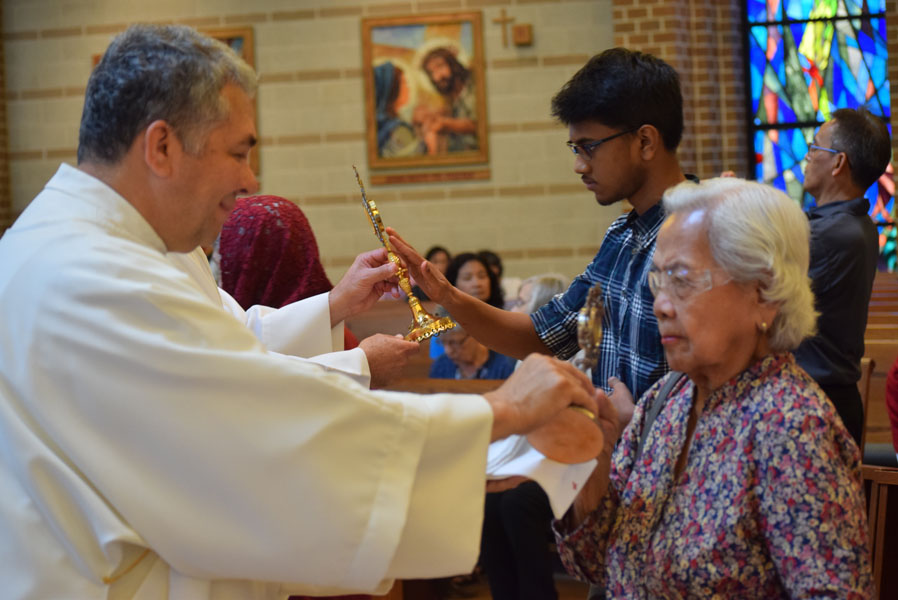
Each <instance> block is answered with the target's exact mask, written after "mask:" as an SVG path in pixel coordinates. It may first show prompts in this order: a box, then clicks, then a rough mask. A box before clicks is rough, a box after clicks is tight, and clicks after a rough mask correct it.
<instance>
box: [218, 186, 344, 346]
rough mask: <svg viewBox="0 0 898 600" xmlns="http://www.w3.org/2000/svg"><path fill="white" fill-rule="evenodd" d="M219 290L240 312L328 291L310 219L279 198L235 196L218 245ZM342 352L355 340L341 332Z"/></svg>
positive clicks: (298, 209) (277, 304)
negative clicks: (234, 201) (342, 340)
mask: <svg viewBox="0 0 898 600" xmlns="http://www.w3.org/2000/svg"><path fill="white" fill-rule="evenodd" d="M218 255H219V256H218V260H219V271H220V279H221V288H222V289H223V290H225V291H226V292H228V293H229V294H231V295H232V296H233V297H234V299H235V300H237V302H238V303H239V304H240V306H242V307H243V308H244V310H246V309H248V308H249V307H250V306H253V305H256V304H261V305H263V306H271V307H273V308H280V307H282V306H285V305H287V304H290V303H292V302H296V301H297V300H302V299H303V298H309V297H311V296H316V295H318V294H323V293H324V292H328V291H330V290H331V289H332V288H333V287H334V286H333V285H332V284H331V282H330V280H329V279H328V278H327V275H326V274H325V272H324V267H323V266H322V265H321V259H320V258H319V256H318V244H317V243H316V242H315V234H314V233H312V228H311V226H310V225H309V220H308V219H307V218H306V216H305V215H304V214H303V212H302V210H300V208H299V207H298V206H296V205H295V204H294V203H293V202H290V201H289V200H287V199H285V198H281V197H279V196H250V197H247V198H239V199H238V200H237V204H236V206H235V208H234V211H233V212H232V213H231V216H230V217H228V220H227V221H226V222H225V224H224V227H222V230H221V237H220V238H219V242H218ZM344 335H345V347H346V349H347V350H349V349H351V348H355V347H356V346H358V344H359V343H358V340H356V339H355V336H353V335H352V332H350V331H349V330H348V329H344Z"/></svg>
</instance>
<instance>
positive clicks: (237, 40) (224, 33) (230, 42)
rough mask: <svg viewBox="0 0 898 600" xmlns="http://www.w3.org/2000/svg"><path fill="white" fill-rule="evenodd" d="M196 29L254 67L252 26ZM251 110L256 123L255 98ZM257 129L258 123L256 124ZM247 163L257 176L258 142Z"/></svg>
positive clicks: (258, 169)
mask: <svg viewBox="0 0 898 600" xmlns="http://www.w3.org/2000/svg"><path fill="white" fill-rule="evenodd" d="M198 31H199V32H200V33H202V34H204V35H208V36H209V37H211V38H213V39H216V40H218V41H220V42H223V43H224V44H225V45H227V46H228V47H229V48H231V50H233V51H234V52H236V53H237V56H239V57H240V58H242V59H243V60H245V61H246V63H247V64H248V65H249V66H251V67H252V68H254V69H255V68H256V61H255V55H254V50H255V43H254V38H253V28H252V27H209V28H200V29H198ZM253 112H254V113H255V114H256V119H257V123H258V114H259V112H258V105H257V104H256V99H255V98H253ZM257 129H258V125H257ZM257 137H258V138H261V137H262V136H261V135H257ZM249 164H250V167H251V168H252V170H253V173H255V174H256V175H257V176H258V175H259V173H260V165H259V143H258V142H257V143H256V145H255V146H253V148H252V150H250V152H249Z"/></svg>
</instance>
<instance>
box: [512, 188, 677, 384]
mask: <svg viewBox="0 0 898 600" xmlns="http://www.w3.org/2000/svg"><path fill="white" fill-rule="evenodd" d="M663 220H664V211H663V209H662V208H661V203H658V204H656V205H655V206H653V207H652V208H650V209H649V210H647V211H646V212H645V214H643V215H637V214H636V211H635V210H634V211H630V213H629V214H627V215H622V216H620V217H618V218H617V219H616V220H615V221H614V223H612V224H611V227H609V228H608V231H607V232H606V233H605V239H604V240H603V241H602V247H601V248H599V253H598V254H596V257H595V258H594V259H593V261H592V263H590V264H589V266H588V267H586V270H585V271H584V272H583V273H581V274H580V275H578V276H577V278H576V279H574V281H573V283H571V286H570V287H569V288H568V289H567V291H566V292H565V293H564V294H561V295H559V296H556V297H555V298H553V299H552V301H551V302H549V303H548V304H546V305H545V306H543V307H542V308H541V309H540V310H539V311H537V312H535V313H533V314H532V315H531V316H530V318H531V319H532V320H533V326H534V328H535V329H536V333H537V335H538V336H539V337H540V339H541V340H542V341H543V343H544V344H546V346H548V347H549V349H550V350H551V351H552V353H554V354H555V356H557V357H558V358H562V359H568V358H570V357H571V356H573V355H574V354H576V353H577V351H578V350H579V349H580V348H579V346H577V312H578V311H579V310H580V308H581V307H582V306H583V303H584V302H585V301H586V294H587V293H588V292H589V289H590V288H591V287H592V286H593V285H595V284H596V283H597V282H598V283H600V284H602V302H603V303H604V304H605V316H604V318H603V319H602V346H601V356H600V358H599V364H598V367H597V368H596V369H593V373H592V381H593V383H594V384H595V385H596V386H602V387H603V388H604V389H605V390H606V391H608V390H610V388H608V378H609V377H611V376H612V375H613V376H615V377H617V378H618V379H620V380H621V381H623V382H624V383H625V384H626V385H627V387H628V388H629V389H630V392H631V393H632V394H633V398H634V400H638V399H639V397H640V396H642V394H643V393H644V392H645V391H646V390H648V389H649V388H650V387H651V385H652V384H653V383H655V381H657V380H658V379H660V378H661V376H663V375H664V374H665V373H667V372H668V370H669V369H668V367H667V362H666V361H665V360H664V349H663V348H662V347H661V336H660V335H659V333H658V320H657V319H656V318H655V315H654V313H653V312H652V303H653V302H654V298H653V297H652V293H651V291H649V285H648V279H647V278H648V272H649V268H650V267H651V266H652V255H653V254H654V253H655V238H656V236H657V235H658V229H659V228H660V227H661V222H662V221H663Z"/></svg>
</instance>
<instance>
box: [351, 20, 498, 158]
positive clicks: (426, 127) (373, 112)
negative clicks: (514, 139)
mask: <svg viewBox="0 0 898 600" xmlns="http://www.w3.org/2000/svg"><path fill="white" fill-rule="evenodd" d="M481 20H482V18H481V13H480V12H465V13H453V14H435V15H430V14H428V15H414V16H408V17H387V18H372V19H364V20H363V21H362V54H363V65H362V66H363V68H362V71H363V74H362V77H363V79H364V82H365V121H366V126H367V131H366V139H367V144H368V165H369V167H370V168H372V169H377V168H390V167H432V166H449V165H466V164H476V163H486V162H487V160H488V156H489V154H488V139H487V119H486V89H485V87H484V86H485V81H484V62H483V36H482V25H481Z"/></svg>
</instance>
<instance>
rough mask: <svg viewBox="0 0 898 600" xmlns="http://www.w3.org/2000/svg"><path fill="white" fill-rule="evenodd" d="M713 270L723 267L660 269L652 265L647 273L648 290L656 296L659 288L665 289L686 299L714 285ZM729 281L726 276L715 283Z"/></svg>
mask: <svg viewBox="0 0 898 600" xmlns="http://www.w3.org/2000/svg"><path fill="white" fill-rule="evenodd" d="M714 271H723V269H702V270H700V271H692V270H690V269H689V268H688V267H683V266H673V267H670V268H667V269H660V268H658V267H656V266H655V265H652V267H651V268H650V269H649V275H648V280H649V290H651V292H652V295H653V296H657V295H658V292H660V291H661V290H667V293H668V294H670V295H671V296H673V297H674V298H676V299H677V300H688V299H689V298H692V297H693V296H697V295H698V294H701V293H704V292H707V291H708V290H710V289H711V288H713V287H715V284H714V280H713V279H714V278H713V276H712V275H713V272H714ZM730 281H732V278H730V277H727V278H726V280H725V281H720V282H718V283H717V284H716V285H718V286H720V285H726V284H727V283H729V282H730Z"/></svg>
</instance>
